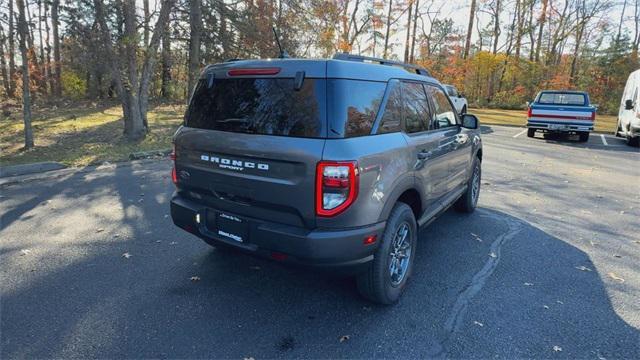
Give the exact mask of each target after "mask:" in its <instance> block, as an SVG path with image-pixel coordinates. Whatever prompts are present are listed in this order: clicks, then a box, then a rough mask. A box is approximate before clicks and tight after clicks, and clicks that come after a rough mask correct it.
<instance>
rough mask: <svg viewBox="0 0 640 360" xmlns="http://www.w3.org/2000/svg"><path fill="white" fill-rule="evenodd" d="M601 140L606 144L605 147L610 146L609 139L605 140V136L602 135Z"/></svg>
mask: <svg viewBox="0 0 640 360" xmlns="http://www.w3.org/2000/svg"><path fill="white" fill-rule="evenodd" d="M600 138H601V139H602V143H603V144H604V146H609V143H608V142H607V139H605V137H604V135H602V134H600Z"/></svg>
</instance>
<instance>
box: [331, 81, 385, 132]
mask: <svg viewBox="0 0 640 360" xmlns="http://www.w3.org/2000/svg"><path fill="white" fill-rule="evenodd" d="M385 88H386V84H385V83H383V82H374V81H362V80H347V79H329V80H327V94H328V97H329V99H328V103H329V109H330V112H329V114H330V116H329V129H330V131H331V133H333V134H334V135H339V136H344V137H355V136H364V135H369V134H370V133H371V128H372V127H373V123H374V122H375V120H376V116H377V114H378V109H379V108H380V104H381V103H382V97H383V96H384V90H385Z"/></svg>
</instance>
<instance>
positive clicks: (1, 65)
mask: <svg viewBox="0 0 640 360" xmlns="http://www.w3.org/2000/svg"><path fill="white" fill-rule="evenodd" d="M6 40H7V39H6V37H5V35H4V30H3V29H2V22H0V73H1V75H2V85H3V86H4V91H5V93H6V94H7V96H8V95H9V91H10V86H11V85H10V84H9V73H8V72H7V61H6V59H5V53H4V45H5V42H6Z"/></svg>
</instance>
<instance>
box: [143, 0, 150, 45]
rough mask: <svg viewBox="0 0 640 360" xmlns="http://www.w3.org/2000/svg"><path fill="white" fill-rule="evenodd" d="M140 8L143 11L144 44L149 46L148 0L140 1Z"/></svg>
mask: <svg viewBox="0 0 640 360" xmlns="http://www.w3.org/2000/svg"><path fill="white" fill-rule="evenodd" d="M142 8H143V11H144V25H143V26H144V46H149V21H150V19H151V12H150V11H149V0H143V1H142Z"/></svg>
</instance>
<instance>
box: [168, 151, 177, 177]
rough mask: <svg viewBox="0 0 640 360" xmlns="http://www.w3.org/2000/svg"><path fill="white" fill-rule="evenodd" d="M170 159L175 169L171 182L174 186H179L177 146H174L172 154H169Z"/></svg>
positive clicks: (172, 169)
mask: <svg viewBox="0 0 640 360" xmlns="http://www.w3.org/2000/svg"><path fill="white" fill-rule="evenodd" d="M169 159H171V161H173V167H172V168H171V181H173V183H174V184H176V185H177V184H178V173H177V172H176V146H175V145H173V150H172V151H171V154H169Z"/></svg>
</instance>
